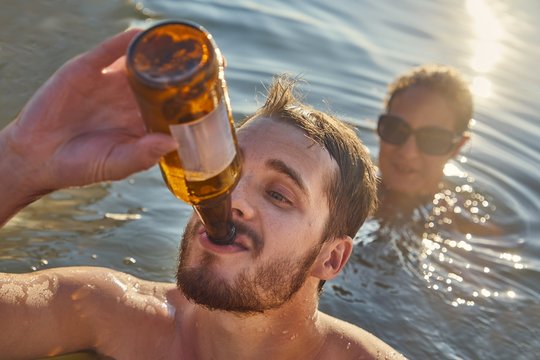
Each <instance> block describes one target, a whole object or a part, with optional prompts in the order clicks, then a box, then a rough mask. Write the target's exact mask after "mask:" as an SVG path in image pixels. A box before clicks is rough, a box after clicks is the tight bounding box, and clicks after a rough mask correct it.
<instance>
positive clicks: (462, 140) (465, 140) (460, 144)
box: [450, 131, 471, 158]
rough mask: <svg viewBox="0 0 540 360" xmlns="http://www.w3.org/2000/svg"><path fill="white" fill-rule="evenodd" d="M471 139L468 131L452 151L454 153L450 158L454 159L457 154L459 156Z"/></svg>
mask: <svg viewBox="0 0 540 360" xmlns="http://www.w3.org/2000/svg"><path fill="white" fill-rule="evenodd" d="M470 139H471V135H470V134H469V132H468V131H465V132H464V133H463V136H462V137H461V139H460V140H459V141H458V143H457V144H456V145H455V147H454V150H452V153H451V154H450V158H454V157H455V156H456V155H457V154H459V151H460V150H461V148H462V147H463V145H465V144H466V143H467V141H469V140H470Z"/></svg>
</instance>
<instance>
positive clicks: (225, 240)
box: [208, 224, 236, 245]
mask: <svg viewBox="0 0 540 360" xmlns="http://www.w3.org/2000/svg"><path fill="white" fill-rule="evenodd" d="M235 238H236V226H234V224H231V226H230V229H229V233H228V234H227V235H226V236H225V237H222V238H214V237H212V236H210V235H208V239H209V240H210V241H211V242H213V243H214V244H216V245H232V244H233V243H234V239H235Z"/></svg>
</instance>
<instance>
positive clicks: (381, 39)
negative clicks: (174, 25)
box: [0, 0, 540, 359]
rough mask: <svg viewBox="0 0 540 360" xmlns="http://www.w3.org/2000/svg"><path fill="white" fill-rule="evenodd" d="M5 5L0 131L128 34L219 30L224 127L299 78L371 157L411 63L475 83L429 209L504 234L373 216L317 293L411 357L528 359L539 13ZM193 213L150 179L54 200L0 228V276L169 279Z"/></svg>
mask: <svg viewBox="0 0 540 360" xmlns="http://www.w3.org/2000/svg"><path fill="white" fill-rule="evenodd" d="M2 5H3V6H2V11H1V12H0V29H1V31H0V76H1V78H2V81H1V82H0V108H1V109H2V114H0V124H1V125H2V126H4V125H5V124H7V123H8V122H9V121H10V120H11V119H12V118H13V117H14V116H16V114H17V112H18V111H20V109H21V107H22V106H23V105H24V103H25V101H26V100H27V99H28V98H29V97H30V96H31V94H32V93H33V92H34V91H35V90H36V89H37V87H38V86H39V85H40V84H41V83H42V82H43V81H44V80H45V79H46V78H47V77H48V76H50V74H51V73H52V72H53V71H54V70H55V69H56V68H58V67H59V66H60V65H61V64H62V63H63V62H64V61H66V60H67V59H69V58H70V57H71V56H73V55H75V54H77V53H79V52H81V51H84V50H86V49H88V48H90V47H92V46H93V45H95V44H97V43H99V42H100V41H101V40H103V39H104V38H106V37H108V36H110V35H113V34H115V33H117V32H119V31H122V30H124V29H126V28H127V27H129V26H146V25H147V24H149V23H151V22H153V21H155V20H159V19H164V18H184V19H189V20H192V21H195V22H198V23H200V24H202V25H203V26H205V27H206V28H207V29H208V30H209V31H210V32H212V33H213V34H214V36H215V39H216V41H217V43H218V45H219V46H220V47H221V49H222V51H223V53H224V54H225V56H226V58H227V63H228V68H227V73H226V76H227V80H228V83H229V87H230V95H231V102H232V106H233V108H234V112H235V118H236V119H241V118H242V117H244V116H245V115H246V114H249V113H251V112H252V111H253V110H255V109H256V108H257V107H258V106H260V105H261V101H262V99H263V98H264V97H263V96H262V95H261V93H263V92H264V84H266V83H268V82H269V81H270V79H271V77H272V75H273V74H275V73H278V72H289V73H292V74H300V75H302V77H303V78H304V79H305V80H306V81H307V83H306V84H305V85H304V86H303V89H304V90H305V92H306V100H307V101H308V102H309V103H311V104H312V105H314V106H315V107H318V108H320V109H328V110H331V111H332V112H334V113H337V114H338V115H339V116H341V117H342V118H343V119H345V120H346V121H348V122H350V123H352V124H354V125H355V126H356V127H357V128H358V132H359V135H360V137H361V138H362V140H363V141H364V142H365V143H366V144H367V146H368V147H369V149H370V150H371V152H372V154H373V157H374V159H376V154H377V152H378V144H377V138H376V136H375V133H374V128H375V120H374V119H375V118H376V116H377V114H378V113H379V112H381V107H382V101H383V98H384V94H385V91H386V84H387V83H388V82H389V81H391V80H392V79H393V77H394V76H396V75H397V74H398V73H401V72H402V71H404V70H406V69H408V68H409V67H411V66H414V65H418V64H421V63H427V62H435V63H445V64H449V65H453V66H455V67H457V68H459V69H460V70H461V71H462V72H463V73H464V74H465V76H466V77H467V78H468V79H469V80H471V83H472V85H473V90H474V94H475V99H474V100H475V104H476V111H475V125H474V127H473V129H472V132H473V135H472V141H471V144H470V145H468V146H467V147H466V149H464V150H463V152H462V154H461V155H460V156H459V157H458V158H457V159H456V160H455V161H452V162H451V164H450V166H449V167H448V168H447V169H446V170H447V174H448V179H447V180H448V183H449V184H450V185H449V186H448V187H447V188H445V189H443V191H442V192H441V201H442V199H443V198H445V197H448V198H449V199H450V200H452V199H457V200H456V201H457V203H456V204H455V205H456V206H459V207H460V208H462V209H463V214H464V215H467V216H470V217H471V218H476V221H477V222H478V223H480V224H482V223H483V222H484V223H494V224H497V225H499V226H501V227H502V228H503V229H504V230H505V231H504V234H503V235H498V236H486V235H477V234H472V233H462V232H457V231H455V229H453V228H452V226H447V225H449V224H447V223H445V220H444V219H445V216H444V212H441V206H440V204H433V206H430V207H428V208H426V209H424V210H422V211H420V212H418V213H417V214H416V217H415V221H414V222H413V223H404V224H401V225H399V226H392V225H388V224H383V225H381V223H380V221H379V220H377V219H372V220H370V221H368V222H367V223H366V224H365V226H364V227H363V228H362V229H361V230H360V232H359V233H358V235H357V237H356V239H355V242H356V244H357V246H356V248H355V252H354V254H353V257H352V259H351V261H350V262H349V264H348V265H347V267H346V268H345V271H344V273H343V274H342V275H341V276H340V277H339V278H337V279H336V280H334V281H332V282H330V283H328V284H327V287H326V291H325V292H324V294H323V296H322V298H321V308H322V309H323V310H324V311H326V312H328V313H330V314H332V315H334V316H336V317H339V318H341V319H344V320H347V321H349V322H352V323H354V324H357V325H359V326H361V327H363V328H365V329H367V330H369V331H371V332H373V333H374V334H376V335H377V336H379V337H381V338H382V339H383V340H385V341H386V342H388V343H390V344H391V345H392V346H394V347H395V348H396V349H398V350H399V351H401V352H403V353H404V354H405V355H406V356H408V357H410V358H413V359H431V358H437V359H508V358H516V359H534V358H536V357H537V354H538V353H539V352H540V340H539V339H540V336H539V327H538V323H540V305H539V304H540V301H539V300H540V281H539V280H540V242H539V237H538V235H537V234H538V233H539V231H540V221H539V217H538V214H539V213H540V196H539V191H538V184H539V183H540V174H539V172H538V171H537V168H538V166H539V165H540V151H539V149H540V145H539V141H538V139H539V135H540V131H539V126H538V119H537V114H538V113H540V105H538V102H537V98H538V97H539V96H540V75H539V73H538V71H537V69H536V67H537V66H536V65H537V64H536V62H537V59H539V58H540V46H539V45H538V44H539V43H540V30H539V28H538V26H536V23H537V21H536V14H539V13H540V5H539V3H538V2H535V1H533V0H517V1H512V2H505V1H502V0H492V1H481V0H468V1H465V0H464V1H438V2H427V1H421V0H406V1H400V2H399V3H398V2H395V1H375V0H371V1H369V0H364V1H352V0H346V1H340V2H331V3H329V2H327V1H323V0H313V1H309V2H307V1H304V2H299V1H298V2H291V1H272V2H264V1H235V2H230V1H170V0H169V1H167V0H152V1H150V0H148V1H121V0H99V1H92V2H81V1H76V0H62V1H61V0H57V1H40V2H38V1H30V0H22V1H20V0H4V1H3V2H2ZM458 189H459V191H458ZM445 191H446V192H445ZM467 201H469V203H467ZM474 201H476V204H474V203H473V202H474ZM484 202H485V203H484ZM466 204H468V205H466ZM473 208H476V210H472V209H473ZM452 209H454V208H452ZM189 214H190V208H189V207H188V206H186V205H185V204H183V203H181V202H180V201H178V200H176V199H175V198H174V197H173V196H172V195H171V194H170V193H169V192H168V190H167V189H166V187H165V185H164V184H163V181H162V180H161V177H160V174H159V170H158V169H157V168H152V169H150V170H149V171H146V172H143V173H140V174H137V175H134V176H132V177H131V178H129V179H126V180H124V181H120V182H115V183H105V184H97V185H93V186H90V187H86V188H83V189H69V190H63V191H59V192H56V193H54V194H51V195H50V196H47V197H45V198H44V199H42V200H40V201H38V202H36V203H35V204H33V205H32V206H30V207H29V208H27V209H26V210H25V211H23V212H21V213H20V214H19V215H18V216H17V217H15V218H14V219H13V220H12V221H11V222H10V223H8V224H7V225H6V226H5V227H4V228H3V229H2V230H0V271H8V272H28V271H33V270H37V269H43V268H48V267H56V266H69V265H96V266H108V267H112V268H115V269H118V270H121V271H126V272H129V273H132V274H134V275H136V276H139V277H142V278H145V279H151V280H158V281H173V279H174V274H175V268H176V262H177V259H176V253H177V248H178V244H179V239H180V236H181V233H182V229H183V226H184V225H185V223H186V220H187V217H188V215H189ZM482 219H483V220H482ZM88 356H91V355H88V354H81V355H78V358H79V359H84V358H88Z"/></svg>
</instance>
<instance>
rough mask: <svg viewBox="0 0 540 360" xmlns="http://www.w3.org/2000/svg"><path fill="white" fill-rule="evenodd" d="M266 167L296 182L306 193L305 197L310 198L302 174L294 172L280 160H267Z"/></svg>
mask: <svg viewBox="0 0 540 360" xmlns="http://www.w3.org/2000/svg"><path fill="white" fill-rule="evenodd" d="M265 164H266V166H267V167H269V168H271V169H274V170H275V171H277V172H279V173H282V174H283V175H285V176H287V177H288V178H289V179H291V180H292V181H294V183H295V184H296V185H297V186H298V188H300V190H301V191H302V192H303V193H304V195H306V196H309V194H308V191H307V187H306V184H305V183H304V181H303V180H302V177H301V176H300V174H299V173H298V172H297V171H296V170H294V169H293V168H292V167H290V166H289V165H287V164H285V163H284V162H283V161H281V160H278V159H269V160H266V163H265Z"/></svg>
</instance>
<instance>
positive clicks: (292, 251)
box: [0, 32, 401, 359]
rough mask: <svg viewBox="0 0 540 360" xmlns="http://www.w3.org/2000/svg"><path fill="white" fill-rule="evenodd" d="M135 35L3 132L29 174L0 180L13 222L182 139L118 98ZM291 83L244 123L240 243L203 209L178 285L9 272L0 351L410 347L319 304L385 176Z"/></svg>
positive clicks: (1, 300) (361, 353)
mask: <svg viewBox="0 0 540 360" xmlns="http://www.w3.org/2000/svg"><path fill="white" fill-rule="evenodd" d="M133 35H134V33H133V32H131V33H125V34H122V35H120V36H118V37H116V38H113V39H112V40H110V41H108V42H107V43H105V45H102V46H101V47H100V48H98V49H96V50H94V51H91V52H89V53H87V54H85V55H83V56H82V57H80V58H78V59H76V60H74V61H72V62H70V63H69V64H68V65H67V66H66V67H64V68H62V69H61V70H60V71H59V72H58V73H57V74H55V76H54V77H53V78H52V79H51V80H50V81H49V82H48V83H47V84H46V85H45V87H44V88H42V89H41V90H40V91H39V92H38V94H37V95H36V96H35V97H34V98H33V99H32V100H31V101H30V103H29V104H28V105H27V106H26V107H25V109H23V112H22V113H21V115H20V116H19V117H18V119H17V120H16V121H15V122H14V123H13V124H11V125H10V126H8V128H6V129H5V130H3V131H2V132H1V133H0V144H1V145H0V146H2V149H3V154H5V157H4V158H3V160H0V163H1V164H0V167H2V168H4V166H6V165H11V166H14V165H18V167H17V168H18V169H20V171H19V172H17V174H13V176H14V177H15V179H3V180H2V181H3V182H4V184H7V185H11V191H12V192H14V194H13V199H12V200H9V203H8V205H9V206H7V207H5V208H4V209H3V210H2V216H3V219H4V221H5V220H7V218H9V217H10V216H12V215H13V214H14V213H15V212H16V211H17V210H18V209H20V208H21V207H22V206H24V205H26V204H27V203H29V202H31V201H32V200H35V199H36V198H38V197H39V196H40V195H41V194H44V193H47V192H49V191H52V190H54V189H58V188H61V187H63V186H72V185H84V184H88V183H91V182H95V181H101V180H108V179H118V178H122V177H125V176H127V175H129V174H130V173H132V172H134V171H137V170H140V169H144V168H146V167H148V166H150V165H152V164H153V163H155V162H157V160H158V159H159V156H160V155H162V154H164V153H166V152H168V151H171V150H173V149H174V147H175V144H174V143H172V142H171V139H170V138H169V137H167V136H165V135H159V136H158V135H155V136H157V137H151V136H150V135H146V134H144V131H143V130H142V121H141V120H140V118H139V116H138V114H135V112H134V110H133V109H134V108H135V105H134V101H133V99H132V97H130V96H128V97H127V98H122V97H118V96H117V94H118V93H119V92H122V93H125V92H126V90H127V89H128V87H127V84H126V81H125V75H124V73H123V69H122V66H121V64H122V62H121V59H120V60H116V61H115V58H117V57H119V56H121V54H123V53H125V49H126V46H127V43H128V41H129V39H131V37H132V36H133ZM111 62H113V65H111V66H108V65H109V63H111ZM107 66H108V67H107ZM103 67H106V70H105V71H102V70H101V69H102V68H103ZM293 83H294V82H293V81H291V80H290V79H288V78H286V77H280V78H278V79H277V80H276V82H275V83H274V84H273V85H272V87H271V89H270V91H269V96H268V99H267V101H266V104H265V105H264V106H263V107H262V108H261V109H260V110H259V111H257V113H256V114H255V115H254V116H252V117H250V118H248V119H247V121H245V123H244V124H243V125H242V127H241V128H240V129H239V131H238V140H239V145H240V148H241V150H242V153H243V158H244V164H243V174H242V177H241V179H240V181H239V183H238V185H237V187H236V188H235V190H234V191H233V193H232V207H233V221H234V223H235V225H236V228H237V237H236V239H235V242H234V243H233V244H232V245H225V246H220V245H216V244H214V243H212V242H210V241H209V240H208V237H207V235H206V233H205V231H204V227H203V226H202V225H201V223H200V222H199V221H198V219H197V218H196V217H192V219H191V220H190V221H189V223H188V225H187V227H186V230H185V233H184V238H183V240H182V246H181V252H180V262H179V267H178V274H177V279H178V281H177V284H176V285H175V284H166V283H156V282H150V281H143V280H140V279H137V278H134V277H133V276H130V275H128V274H124V273H119V272H116V271H113V270H111V269H105V268H90V267H72V268H56V269H49V270H44V271H39V272H35V273H32V274H20V275H15V274H2V275H1V276H0V318H1V319H2V322H0V332H1V333H2V336H1V337H0V349H1V351H0V358H5V359H18V358H20V359H24V358H32V357H34V358H35V357H39V356H44V355H55V354H61V353H67V352H72V351H76V350H82V349H93V350H95V351H97V352H99V353H103V354H105V355H108V356H111V357H113V358H116V359H254V358H265V359H298V358H302V359H349V358H350V359H357V358H400V357H401V355H399V354H398V353H396V352H395V351H394V350H393V349H392V348H391V347H390V346H388V345H387V344H385V343H383V342H382V341H381V340H379V339H377V338H376V337H374V336H373V335H371V334H369V333H367V332H366V331H364V330H361V329H360V328H358V327H356V326H353V325H351V324H348V323H346V322H343V321H341V320H338V319H335V318H333V317H331V316H328V315H326V314H323V313H322V312H319V311H318V310H317V306H318V294H319V290H320V287H321V285H322V283H324V281H326V280H329V279H332V278H334V277H335V276H337V275H338V274H339V272H340V271H341V269H342V268H343V266H344V265H345V263H346V262H347V260H348V258H349V256H350V254H351V251H352V239H351V237H353V236H354V235H355V234H356V232H357V230H358V228H359V227H360V225H361V224H362V223H363V221H364V220H365V218H366V217H367V216H368V215H369V214H370V213H371V212H372V210H373V209H374V207H375V204H376V200H375V199H376V194H375V188H376V176H375V171H374V168H373V166H372V164H371V161H370V159H369V155H368V153H367V152H366V150H365V148H364V147H363V145H362V144H361V143H360V142H359V140H358V138H357V137H356V136H355V134H354V132H353V131H352V130H351V129H350V128H348V127H347V126H345V125H344V124H343V123H341V122H340V121H338V120H336V119H334V118H332V117H331V116H329V115H326V114H324V113H322V112H319V111H316V110H314V109H312V108H310V107H308V106H306V105H303V104H301V103H300V102H299V101H298V100H297V99H296V98H295V96H294V95H293ZM98 84H99V87H98ZM53 95H57V96H58V98H53ZM88 102H90V103H88ZM73 107H75V108H77V109H79V112H74V111H73V110H72V108H73ZM40 110H41V111H40ZM124 111H125V112H128V113H129V116H127V115H126V116H122V113H123V112H124ZM68 115H69V116H68ZM114 116H120V119H112V118H111V117H114ZM62 121H63V122H62ZM109 121H111V122H113V123H112V124H111V123H110V122H109ZM28 136H30V137H31V138H30V139H27V137H28ZM39 141H41V143H38V142H39ZM35 143H38V144H37V145H36V148H33V147H31V146H30V145H31V144H32V145H33V144H35ZM130 151H136V152H137V154H138V155H139V156H141V157H143V159H142V160H141V159H138V156H132V155H131V154H129V152H130ZM33 156H36V157H37V159H33V158H32V157H33ZM6 159H7V160H6ZM23 161H28V162H29V164H25V163H21V162H23ZM85 164H86V165H87V166H84V165H85ZM115 166H120V167H121V168H120V169H116V168H115ZM59 171H62V173H61V174H58V173H57V172H59ZM31 174H35V176H34V175H31ZM351 178H355V179H357V181H356V182H350V181H348V180H349V179H351ZM15 181H17V182H15ZM15 185H17V186H15ZM0 191H1V192H2V193H1V194H2V196H3V198H5V199H7V198H8V196H7V195H8V191H7V190H5V189H1V190H0Z"/></svg>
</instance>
